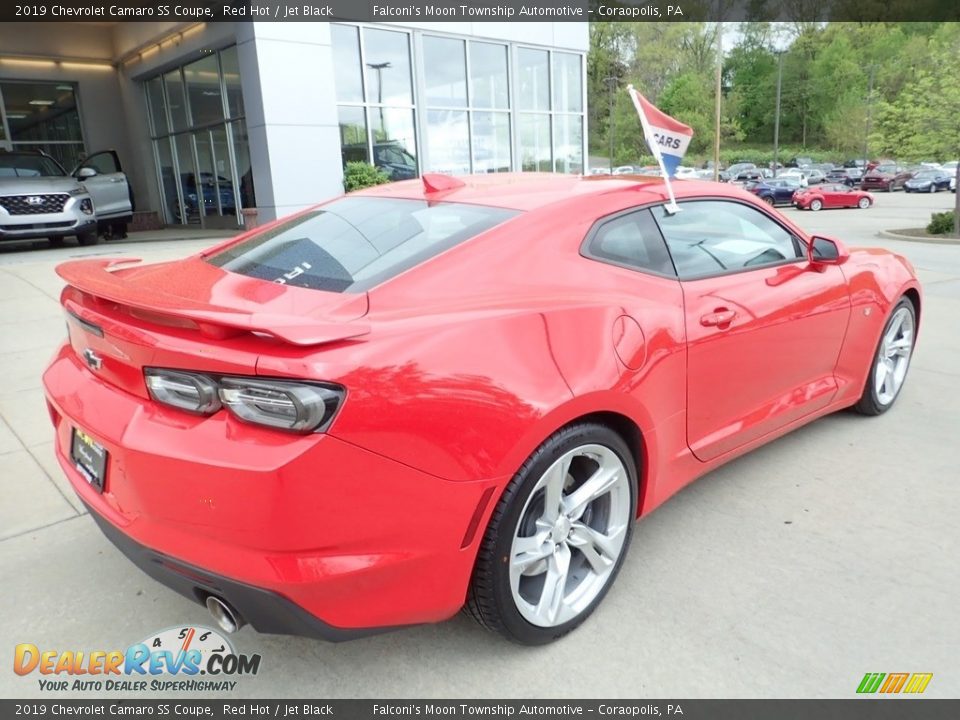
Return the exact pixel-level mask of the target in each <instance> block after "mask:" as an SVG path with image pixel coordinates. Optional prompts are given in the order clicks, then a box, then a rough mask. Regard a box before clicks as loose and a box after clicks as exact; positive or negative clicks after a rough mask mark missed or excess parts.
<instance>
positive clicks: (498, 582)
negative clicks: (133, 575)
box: [465, 422, 637, 645]
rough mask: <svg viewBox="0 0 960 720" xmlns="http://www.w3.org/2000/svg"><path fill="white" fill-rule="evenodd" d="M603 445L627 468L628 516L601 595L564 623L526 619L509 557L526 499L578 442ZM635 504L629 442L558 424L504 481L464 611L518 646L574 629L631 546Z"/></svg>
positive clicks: (592, 427)
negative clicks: (515, 596)
mask: <svg viewBox="0 0 960 720" xmlns="http://www.w3.org/2000/svg"><path fill="white" fill-rule="evenodd" d="M586 444H596V445H603V446H605V447H606V448H608V449H609V450H611V451H613V452H614V453H615V454H616V455H617V456H618V458H619V459H620V461H621V462H622V463H623V466H624V467H625V468H626V469H627V473H628V475H629V477H628V483H627V484H628V485H629V487H630V507H631V508H632V513H633V514H632V515H631V517H630V520H629V522H628V523H627V527H626V535H625V539H624V543H623V547H622V549H621V550H620V556H619V557H618V558H617V560H616V563H615V565H614V568H613V571H612V572H611V574H610V576H609V578H608V579H607V581H606V585H604V586H603V588H602V590H600V592H599V594H598V595H597V596H596V597H595V598H594V600H593V602H591V603H590V604H589V605H588V606H587V607H586V608H584V609H583V610H582V611H581V612H580V613H579V614H578V615H577V616H576V617H574V618H572V619H571V620H569V621H568V622H566V623H564V624H562V625H556V626H553V627H541V626H538V625H534V624H532V623H530V622H528V621H527V620H526V619H525V618H524V617H523V616H522V615H521V613H520V611H519V610H518V609H517V606H516V603H515V601H514V599H513V594H512V591H511V588H510V578H509V564H508V563H509V557H510V551H511V545H512V542H513V537H514V532H515V530H516V528H517V526H518V523H520V522H521V520H522V519H523V518H522V517H521V515H522V513H523V510H524V507H525V505H526V503H527V500H528V498H529V497H530V495H531V494H532V491H533V490H534V488H535V486H536V485H537V482H538V480H539V479H540V477H541V476H542V475H543V474H544V473H545V472H546V471H547V470H548V469H549V468H550V466H551V465H552V464H553V463H554V462H555V461H556V460H557V459H558V458H559V457H560V456H562V455H563V454H564V453H566V452H568V451H570V450H572V449H574V448H577V447H579V446H581V445H586ZM636 507H637V469H636V465H635V461H634V459H633V456H632V453H631V451H630V448H629V446H628V445H627V444H626V442H624V440H623V438H621V437H620V435H618V434H617V433H616V432H614V431H613V430H611V429H610V428H608V427H606V426H604V425H600V424H598V423H589V422H584V423H578V424H576V425H570V426H568V427H565V428H562V429H560V430H558V431H557V432H555V433H554V434H553V435H551V436H550V437H549V438H547V440H546V441H544V443H543V444H542V445H541V446H540V447H539V448H537V450H536V451H535V452H534V453H533V455H531V456H530V457H529V458H528V459H527V461H526V462H525V463H524V464H523V465H522V466H521V468H520V470H519V471H518V472H517V474H516V475H514V476H513V479H512V480H511V481H510V483H509V484H508V485H507V488H506V490H504V492H503V496H502V497H501V498H500V500H499V502H498V503H497V506H496V508H495V509H494V511H493V515H492V516H491V518H490V523H489V525H488V526H487V529H486V532H485V533H484V536H483V541H482V542H481V544H480V549H479V551H478V553H477V560H476V564H475V565H474V570H473V577H472V578H471V580H470V588H469V590H468V592H467V602H466V606H465V610H466V611H467V612H468V613H469V614H470V615H472V616H473V618H474V619H475V620H476V621H477V622H479V623H480V624H481V625H483V626H484V627H485V628H487V629H488V630H492V631H494V632H498V633H500V634H501V635H503V636H504V637H506V638H507V639H509V640H512V641H513V642H516V643H519V644H522V645H544V644H546V643H549V642H553V641H554V640H558V639H560V638H561V637H563V636H564V635H566V634H568V633H569V632H571V631H572V630H574V629H575V628H577V627H578V626H579V625H580V624H581V623H583V621H584V620H586V619H587V618H588V617H589V616H590V614H591V613H592V612H593V611H594V610H595V609H596V607H597V605H599V604H600V602H602V600H603V598H604V597H605V596H606V594H607V592H608V591H609V590H610V587H611V586H612V585H613V583H614V582H615V581H616V578H617V574H618V573H619V571H620V567H621V566H622V565H623V560H624V558H625V557H626V555H627V552H628V550H629V547H630V539H631V537H632V534H633V525H634V520H635V516H636Z"/></svg>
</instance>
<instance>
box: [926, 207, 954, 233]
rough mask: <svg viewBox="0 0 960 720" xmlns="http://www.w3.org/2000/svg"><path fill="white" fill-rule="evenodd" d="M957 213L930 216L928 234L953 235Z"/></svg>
mask: <svg viewBox="0 0 960 720" xmlns="http://www.w3.org/2000/svg"><path fill="white" fill-rule="evenodd" d="M955 215H956V211H953V210H951V211H950V212H942V213H933V214H932V215H930V224H929V225H927V232H928V233H930V234H931V235H952V234H953V227H954V217H955Z"/></svg>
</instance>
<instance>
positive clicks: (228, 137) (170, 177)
mask: <svg viewBox="0 0 960 720" xmlns="http://www.w3.org/2000/svg"><path fill="white" fill-rule="evenodd" d="M184 80H185V81H186V84H184ZM164 90H165V91H166V92H165V93H164V92H163V91H164ZM144 91H145V94H146V99H147V107H148V112H149V114H150V117H151V119H152V121H153V123H152V124H153V138H154V147H155V152H156V158H157V172H158V179H159V182H160V190H161V193H162V195H163V214H164V218H165V220H166V221H167V222H172V223H201V224H203V225H204V226H205V227H236V226H237V225H238V224H239V222H240V209H241V208H253V207H256V198H255V196H254V187H253V172H252V169H251V164H250V146H249V140H248V138H247V130H246V125H245V122H244V118H243V112H244V104H243V90H242V85H241V82H240V63H239V56H238V51H237V48H236V46H231V47H228V48H225V49H224V50H221V51H219V52H216V53H212V54H210V55H208V56H206V57H203V58H201V59H200V60H197V61H195V62H192V63H190V64H188V65H185V66H183V67H182V68H175V69H173V70H170V71H169V72H167V73H166V74H164V75H163V76H162V77H161V76H158V77H154V78H149V79H147V80H146V81H145V82H144ZM224 92H226V97H224ZM165 103H167V104H166V105H165ZM171 120H172V122H170V121H171Z"/></svg>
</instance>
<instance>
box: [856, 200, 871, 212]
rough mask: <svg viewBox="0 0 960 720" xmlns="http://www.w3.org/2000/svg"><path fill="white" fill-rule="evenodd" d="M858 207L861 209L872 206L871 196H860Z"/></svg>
mask: <svg viewBox="0 0 960 720" xmlns="http://www.w3.org/2000/svg"><path fill="white" fill-rule="evenodd" d="M857 207H859V208H860V209H861V210H866V209H867V208H868V207H870V198H860V201H859V202H858V203H857Z"/></svg>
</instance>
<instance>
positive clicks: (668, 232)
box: [43, 173, 921, 645]
mask: <svg viewBox="0 0 960 720" xmlns="http://www.w3.org/2000/svg"><path fill="white" fill-rule="evenodd" d="M674 192H675V193H676V196H677V200H678V202H679V203H680V205H681V207H682V212H679V213H675V214H670V213H668V212H667V211H666V210H665V205H666V203H667V202H668V200H669V196H668V194H667V190H666V186H665V184H664V183H662V182H657V181H654V182H650V181H647V182H634V181H633V180H631V179H629V178H627V179H622V180H620V181H614V180H613V179H612V178H611V180H610V181H607V182H602V183H600V182H590V181H586V180H583V179H581V178H579V177H576V176H572V175H560V174H557V175H553V176H543V175H535V176H530V175H526V174H523V173H516V174H484V175H476V176H472V177H468V178H463V179H458V178H453V177H449V176H436V175H426V176H425V177H424V178H423V181H422V182H421V181H407V182H403V183H394V184H391V185H382V186H379V187H375V188H369V189H366V190H361V191H359V192H354V193H350V194H349V195H347V196H345V197H343V196H341V197H338V198H335V199H333V200H331V201H329V202H327V203H325V204H323V205H319V206H315V207H314V208H312V209H311V210H310V211H309V212H304V213H299V214H297V215H294V216H291V217H288V218H285V219H282V220H280V221H279V222H277V223H271V224H269V225H268V226H266V227H264V228H260V229H256V230H253V231H252V232H250V233H247V234H244V235H241V236H239V237H238V238H231V239H230V240H227V241H225V242H223V243H221V244H219V245H217V246H215V247H213V248H209V249H207V250H205V251H204V252H203V253H194V254H191V255H190V256H189V257H187V258H185V259H182V260H174V261H167V262H163V263H160V264H156V265H139V264H135V263H137V261H136V260H131V259H130V258H120V259H117V258H102V257H97V258H88V259H81V260H73V261H71V262H67V263H65V264H62V265H60V266H59V267H58V268H57V272H58V274H59V275H60V277H61V278H62V279H63V280H64V281H65V283H66V286H65V288H64V289H63V292H62V302H63V303H64V304H65V305H66V306H67V307H68V308H69V312H68V313H67V323H68V330H69V337H68V339H67V340H66V341H65V342H64V344H63V345H62V346H61V347H60V348H59V349H58V350H57V352H56V354H55V356H54V358H53V359H52V360H51V362H50V364H49V366H48V367H47V369H46V371H45V372H44V374H43V387H44V392H45V397H46V403H47V405H46V408H45V409H47V410H48V411H49V415H50V417H51V419H52V424H53V428H54V429H53V433H52V434H53V436H54V443H53V445H52V448H51V450H52V452H53V453H54V454H55V456H56V458H57V459H58V460H59V464H60V467H61V468H62V471H63V472H64V473H65V474H66V476H67V479H68V481H69V483H70V485H71V486H72V488H73V490H74V491H75V492H76V493H77V494H78V495H79V496H80V499H81V500H82V502H83V503H84V505H85V507H86V508H87V509H88V510H89V515H90V516H91V518H92V519H93V520H94V521H96V522H97V524H98V525H99V526H100V528H101V530H102V531H103V532H104V533H105V534H106V536H107V538H108V539H110V540H111V541H112V542H113V543H115V544H116V545H118V546H119V548H120V549H121V550H123V552H125V553H126V554H127V556H128V557H129V558H130V559H131V560H133V561H134V562H135V563H137V564H138V565H139V566H140V567H141V568H142V569H143V570H144V571H146V572H147V573H149V574H150V575H151V576H153V577H154V578H156V579H157V580H158V581H160V582H162V583H165V584H167V585H169V586H170V587H171V588H173V589H174V590H177V591H179V592H180V593H182V594H183V595H184V596H186V597H188V598H190V599H191V600H193V601H195V602H200V603H205V604H206V605H207V606H208V608H210V610H211V612H212V614H213V615H214V618H215V621H216V622H217V624H218V625H220V628H221V630H223V631H225V632H230V631H233V630H236V629H237V628H238V627H239V626H240V625H242V624H243V623H244V622H246V623H249V624H250V625H251V626H252V627H253V628H254V629H256V630H258V631H260V632H269V633H284V634H293V635H297V634H300V635H310V636H319V637H327V638H332V639H338V640H343V639H347V638H350V637H357V636H361V635H365V634H369V633H370V632H372V631H376V630H385V629H387V628H395V627H397V626H403V625H413V624H418V623H425V622H437V621H441V620H444V619H445V618H449V617H452V616H454V615H455V614H457V613H458V611H459V610H460V608H461V607H462V606H463V605H464V604H466V606H467V607H468V609H469V610H470V612H471V614H472V615H473V617H474V618H476V619H477V620H478V621H479V622H480V623H481V624H483V625H484V626H486V627H487V628H490V629H491V630H494V631H496V632H499V633H501V634H503V635H504V636H506V637H508V638H510V639H512V640H514V641H517V642H520V643H526V644H530V645H537V644H543V643H547V642H550V641H553V640H556V639H558V638H561V637H563V636H564V635H565V634H567V633H568V632H570V631H572V630H574V629H575V628H576V627H577V626H578V625H580V624H581V623H582V622H583V621H584V620H585V619H586V618H587V617H588V616H589V615H590V613H591V612H592V611H593V610H594V609H595V608H596V607H597V606H598V605H599V603H600V602H601V601H602V600H603V598H604V596H605V594H606V592H607V590H608V589H609V588H610V586H611V585H612V583H613V582H614V581H615V579H616V577H617V573H618V571H619V570H620V569H621V567H622V566H623V560H624V557H625V555H626V553H627V550H628V547H629V545H630V539H631V534H632V530H633V526H634V520H635V519H636V518H637V517H639V516H645V515H647V514H648V513H650V512H651V511H652V510H653V509H654V508H655V507H657V506H658V505H659V504H661V503H663V502H664V501H665V500H666V499H667V498H669V497H670V496H672V495H674V494H675V493H676V492H678V491H679V490H680V489H681V488H683V487H684V486H685V485H687V484H688V483H689V482H690V481H692V480H693V479H694V478H695V477H697V476H700V475H703V474H705V473H707V472H710V471H711V470H713V469H714V468H716V467H718V466H719V465H721V464H722V463H724V462H726V461H728V460H730V459H732V458H734V457H736V456H738V455H741V454H743V453H744V452H746V451H747V450H749V449H751V448H753V447H756V446H758V445H760V444H762V443H766V442H770V441H772V440H774V439H775V438H777V437H780V436H782V435H784V434H785V433H787V432H789V431H790V430H792V429H794V428H796V427H799V426H800V425H803V424H805V423H808V422H811V421H813V420H814V419H816V418H818V417H822V416H825V415H827V414H829V413H832V412H835V411H839V410H841V409H844V408H848V407H852V408H854V409H856V410H857V411H858V412H860V413H862V414H865V415H879V414H881V413H885V412H887V411H888V410H889V409H890V408H892V407H893V406H894V405H895V403H896V402H897V397H898V394H899V392H900V391H901V388H902V387H903V384H904V380H905V377H906V376H907V373H908V369H909V365H910V360H911V357H912V354H913V350H914V343H915V339H916V331H917V327H918V326H917V317H918V315H919V314H920V312H921V294H920V285H919V282H918V280H917V278H916V275H915V273H914V271H913V267H912V266H911V264H910V263H909V262H908V261H907V260H906V259H905V258H903V257H901V256H899V255H896V254H893V253H891V252H887V251H884V250H879V249H875V248H871V249H868V250H855V249H848V248H847V247H846V246H845V244H844V243H843V242H842V241H841V240H839V239H830V238H826V237H822V236H816V235H810V234H808V233H807V232H806V231H804V230H803V229H802V228H801V227H800V226H799V225H797V224H795V223H793V222H791V221H790V219H789V218H787V217H785V216H784V215H782V214H781V213H779V212H777V211H776V210H774V209H773V208H768V207H766V206H765V205H764V204H763V203H762V202H761V201H760V200H759V199H757V198H756V197H754V196H752V195H750V194H749V193H745V192H742V191H741V190H739V189H737V188H731V187H726V186H719V185H717V184H716V183H700V182H695V181H687V182H682V183H676V184H675V186H674ZM585 220H587V223H586V224H585V222H584V221H585ZM807 270H814V272H807ZM865 309H869V310H871V312H870V313H866V312H864V310H865ZM684 328H686V330H685V332H683V329H684ZM507 349H509V352H507V351H506V350H507ZM897 421H898V419H897V418H892V419H891V421H890V422H891V423H893V424H894V425H895V424H896V423H897ZM831 432H833V433H848V434H849V433H854V432H855V431H853V430H850V429H847V427H846V423H840V424H838V425H836V426H835V427H832V428H831ZM852 438H853V436H851V439H852ZM714 490H715V491H716V492H715V493H714V494H715V495H717V496H718V497H719V494H720V493H722V491H723V489H722V488H714ZM675 509H678V508H675ZM778 517H779V516H778ZM78 522H86V520H79V521H78ZM662 529H663V528H659V529H658V528H650V532H651V533H656V532H659V531H661V530H662ZM653 545H661V546H662V545H669V543H668V542H667V541H666V540H662V542H658V543H649V544H648V545H647V547H645V548H644V550H649V548H650V547H651V546H653ZM83 550H84V549H83V548H76V547H75V548H71V547H69V546H68V547H66V548H65V550H64V552H66V553H67V554H68V555H70V560H71V561H73V562H86V558H85V556H83V555H82V554H81V553H82V551H83ZM90 568H91V572H96V568H97V564H91V565H90ZM637 569H638V567H637V565H636V564H635V565H632V566H631V572H633V571H636V570H637ZM98 581H101V582H100V584H101V585H103V584H104V582H105V581H104V579H102V578H96V577H92V578H91V579H90V583H91V587H95V586H96V583H97V582H98ZM144 607H145V612H147V613H149V604H145V606H144ZM650 610H651V611H653V612H655V611H656V610H655V608H650ZM142 619H143V621H144V622H149V619H148V618H142Z"/></svg>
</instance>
